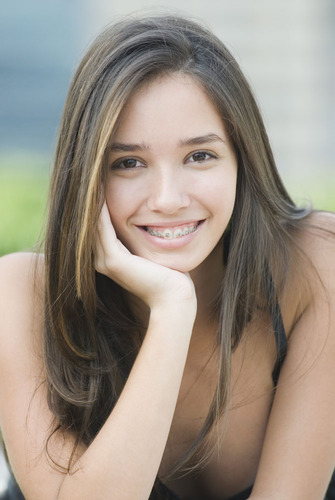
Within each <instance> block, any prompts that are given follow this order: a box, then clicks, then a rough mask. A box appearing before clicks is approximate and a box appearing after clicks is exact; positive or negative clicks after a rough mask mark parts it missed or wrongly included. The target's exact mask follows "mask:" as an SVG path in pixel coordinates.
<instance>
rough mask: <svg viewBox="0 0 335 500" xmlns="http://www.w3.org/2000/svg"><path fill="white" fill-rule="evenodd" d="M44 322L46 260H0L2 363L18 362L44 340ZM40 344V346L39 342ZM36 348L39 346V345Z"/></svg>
mask: <svg viewBox="0 0 335 500" xmlns="http://www.w3.org/2000/svg"><path fill="white" fill-rule="evenodd" d="M42 318H43V256H41V255H37V254H28V253H17V254H10V255H6V256H4V257H1V259H0V359H1V361H2V364H3V363H5V362H6V358H8V357H10V358H11V359H13V358H12V355H14V352H15V358H16V359H17V358H18V357H19V356H20V354H19V352H18V346H20V347H21V349H20V350H22V351H23V350H25V347H27V346H28V344H30V347H32V341H34V344H36V340H37V337H40V333H41V327H42ZM37 343H38V342H37ZM35 347H36V345H35Z"/></svg>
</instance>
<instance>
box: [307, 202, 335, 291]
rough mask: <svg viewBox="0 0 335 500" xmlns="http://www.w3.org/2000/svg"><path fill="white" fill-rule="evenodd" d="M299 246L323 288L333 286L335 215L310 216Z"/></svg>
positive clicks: (321, 213)
mask: <svg viewBox="0 0 335 500" xmlns="http://www.w3.org/2000/svg"><path fill="white" fill-rule="evenodd" d="M301 245H302V249H303V251H304V253H306V255H307V257H308V258H309V259H310V262H311V264H312V267H313V269H314V270H315V271H316V272H317V274H318V275H319V277H320V278H321V279H322V282H323V284H324V286H326V287H327V286H330V288H332V284H334V286H335V283H334V278H335V214H333V213H330V212H315V213H313V214H311V216H310V219H309V224H308V226H307V227H306V228H305V229H304V231H303V232H302V236H301Z"/></svg>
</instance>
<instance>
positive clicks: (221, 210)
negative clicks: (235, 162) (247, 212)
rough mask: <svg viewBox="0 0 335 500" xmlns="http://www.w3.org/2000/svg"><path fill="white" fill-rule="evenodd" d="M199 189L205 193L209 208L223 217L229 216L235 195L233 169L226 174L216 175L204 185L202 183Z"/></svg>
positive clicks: (234, 174)
mask: <svg viewBox="0 0 335 500" xmlns="http://www.w3.org/2000/svg"><path fill="white" fill-rule="evenodd" d="M201 189H202V190H203V193H206V195H205V196H206V199H207V203H208V207H209V208H210V210H211V211H212V212H213V213H215V214H217V215H221V216H222V218H223V219H226V218H227V217H228V218H230V215H231V213H232V211H233V208H234V204H235V196H236V173H235V171H232V172H229V174H228V173H227V175H216V176H215V177H214V178H212V179H210V180H209V182H208V183H206V185H204V184H202V186H201Z"/></svg>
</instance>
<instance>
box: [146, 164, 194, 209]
mask: <svg viewBox="0 0 335 500" xmlns="http://www.w3.org/2000/svg"><path fill="white" fill-rule="evenodd" d="M176 170H177V169H172V168H169V167H168V168H161V169H157V170H156V172H155V174H154V175H153V176H152V178H151V179H150V181H149V182H150V186H148V188H149V196H148V202H147V203H148V208H149V209H150V210H152V211H157V212H163V213H166V214H174V213H176V212H178V210H180V209H182V208H186V207H187V206H188V205H189V203H190V196H189V186H188V185H187V182H186V179H185V176H184V175H183V172H182V171H176Z"/></svg>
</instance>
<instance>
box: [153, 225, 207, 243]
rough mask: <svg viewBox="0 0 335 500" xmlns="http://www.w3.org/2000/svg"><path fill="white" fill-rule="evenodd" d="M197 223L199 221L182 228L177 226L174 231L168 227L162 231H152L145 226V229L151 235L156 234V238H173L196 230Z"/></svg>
mask: <svg viewBox="0 0 335 500" xmlns="http://www.w3.org/2000/svg"><path fill="white" fill-rule="evenodd" d="M198 225H199V223H197V224H196V225H195V226H190V227H185V228H184V229H181V228H178V229H175V231H172V230H171V229H168V228H166V229H164V231H163V232H161V231H154V230H153V229H149V228H148V227H147V228H146V230H147V231H148V233H149V234H151V235H152V236H157V237H158V238H163V239H164V240H173V239H175V238H180V237H181V236H186V235H187V234H190V233H193V232H194V231H196V229H197V227H198Z"/></svg>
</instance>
